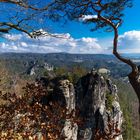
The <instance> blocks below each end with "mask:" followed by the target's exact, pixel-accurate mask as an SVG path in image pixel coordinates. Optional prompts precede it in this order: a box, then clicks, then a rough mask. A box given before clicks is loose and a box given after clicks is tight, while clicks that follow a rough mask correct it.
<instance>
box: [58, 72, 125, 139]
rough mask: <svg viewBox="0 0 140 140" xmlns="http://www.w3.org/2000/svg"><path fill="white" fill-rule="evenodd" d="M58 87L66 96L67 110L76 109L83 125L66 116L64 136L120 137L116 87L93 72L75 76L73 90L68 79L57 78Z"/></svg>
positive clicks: (88, 137) (86, 137)
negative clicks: (76, 77)
mask: <svg viewBox="0 0 140 140" xmlns="http://www.w3.org/2000/svg"><path fill="white" fill-rule="evenodd" d="M60 83H61V84H60V85H61V86H59V88H60V89H61V92H62V94H63V95H64V97H65V100H66V107H67V109H68V113H71V111H72V110H79V117H80V118H82V120H84V121H83V125H82V126H78V125H77V124H74V125H73V127H72V124H71V123H70V121H69V120H66V122H65V126H64V129H63V134H64V135H65V137H66V140H81V139H82V140H97V139H99V140H100V139H101V138H102V139H108V140H109V139H110V140H113V139H114V140H122V135H121V125H122V121H123V116H122V111H121V109H120V105H119V102H118V96H117V87H116V85H113V84H112V82H111V80H110V79H108V80H105V79H104V77H103V76H100V75H99V74H98V73H96V72H94V73H93V72H91V73H89V74H87V75H85V76H83V77H82V78H80V79H79V81H78V83H77V85H76V87H75V90H74V87H73V85H72V84H71V83H70V82H69V81H68V80H61V81H60Z"/></svg>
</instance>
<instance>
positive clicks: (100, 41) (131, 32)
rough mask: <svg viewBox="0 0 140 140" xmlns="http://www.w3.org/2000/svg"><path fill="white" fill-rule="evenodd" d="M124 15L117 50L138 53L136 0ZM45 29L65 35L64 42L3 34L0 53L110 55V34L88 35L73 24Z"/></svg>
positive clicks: (138, 8)
mask: <svg viewBox="0 0 140 140" xmlns="http://www.w3.org/2000/svg"><path fill="white" fill-rule="evenodd" d="M124 13H125V16H124V18H123V19H124V22H123V25H122V26H121V27H120V28H119V33H120V36H119V46H120V47H119V51H120V52H122V53H140V0H134V2H133V7H132V8H128V9H126V10H125V11H124ZM0 20H1V18H0ZM47 26H48V27H49V28H48V29H49V30H50V31H52V32H53V33H57V34H60V35H61V36H65V37H66V39H61V38H52V37H41V38H39V39H37V40H35V39H30V38H29V37H28V36H27V35H25V34H23V33H17V32H14V33H11V34H7V35H5V38H7V40H3V39H1V42H0V48H1V49H0V52H41V53H50V52H69V53H111V52H112V37H113V35H112V33H106V32H103V31H96V32H91V31H90V27H91V25H84V24H82V23H81V22H74V21H72V22H71V21H69V22H68V23H67V24H62V23H60V22H56V23H53V22H51V21H49V22H48V23H47Z"/></svg>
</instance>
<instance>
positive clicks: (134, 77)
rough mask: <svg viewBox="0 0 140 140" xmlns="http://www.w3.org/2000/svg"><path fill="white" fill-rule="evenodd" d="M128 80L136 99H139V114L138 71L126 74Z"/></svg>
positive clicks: (139, 88)
mask: <svg viewBox="0 0 140 140" xmlns="http://www.w3.org/2000/svg"><path fill="white" fill-rule="evenodd" d="M128 78H129V82H130V84H131V85H132V87H133V89H134V91H135V93H136V94H137V97H138V100H139V114H140V73H138V74H136V75H133V74H132V73H130V74H129V75H128Z"/></svg>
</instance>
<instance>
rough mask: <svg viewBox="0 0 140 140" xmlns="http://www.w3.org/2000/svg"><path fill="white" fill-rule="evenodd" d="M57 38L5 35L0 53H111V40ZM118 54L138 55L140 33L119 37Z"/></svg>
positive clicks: (60, 36) (139, 50)
mask: <svg viewBox="0 0 140 140" xmlns="http://www.w3.org/2000/svg"><path fill="white" fill-rule="evenodd" d="M55 35H58V36H59V38H56V37H51V36H42V37H40V38H38V39H31V38H30V37H28V36H27V35H26V34H13V35H5V38H6V39H8V40H7V41H5V42H0V52H33V53H51V52H68V53H89V54H95V53H112V38H102V39H97V38H91V37H83V38H79V39H75V38H73V37H72V36H71V35H70V34H69V33H66V34H55ZM118 49H119V52H121V53H140V31H135V30H134V31H128V32H125V33H124V34H122V35H120V36H119V47H118Z"/></svg>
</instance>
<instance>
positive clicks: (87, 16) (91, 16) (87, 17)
mask: <svg viewBox="0 0 140 140" xmlns="http://www.w3.org/2000/svg"><path fill="white" fill-rule="evenodd" d="M92 18H97V15H82V17H81V18H79V20H80V21H86V20H89V19H92Z"/></svg>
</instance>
